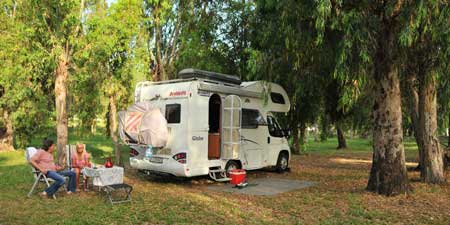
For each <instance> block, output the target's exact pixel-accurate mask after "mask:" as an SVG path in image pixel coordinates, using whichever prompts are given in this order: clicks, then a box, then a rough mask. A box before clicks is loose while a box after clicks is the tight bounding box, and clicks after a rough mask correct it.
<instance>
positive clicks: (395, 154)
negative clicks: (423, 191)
mask: <svg viewBox="0 0 450 225" xmlns="http://www.w3.org/2000/svg"><path fill="white" fill-rule="evenodd" d="M382 17H383V16H382ZM394 26H395V24H393V21H386V18H382V24H381V29H380V31H379V36H378V40H377V42H378V43H377V50H376V55H375V58H374V70H375V71H374V79H375V80H376V81H377V86H376V89H375V95H374V96H375V104H374V107H373V118H374V127H373V161H372V168H371V171H370V177H369V181H368V184H367V190H369V191H373V192H376V193H379V194H383V195H387V196H393V195H398V194H403V193H407V192H409V191H410V190H411V187H410V185H409V183H408V175H407V173H406V165H405V152H404V146H403V129H402V109H401V96H400V80H399V77H398V69H397V68H396V65H395V60H394V59H395V57H394V54H395V53H394V52H393V50H394V49H395V48H396V46H395V45H396V44H397V43H396V41H395V40H396V39H395V30H396V29H395V27H394Z"/></svg>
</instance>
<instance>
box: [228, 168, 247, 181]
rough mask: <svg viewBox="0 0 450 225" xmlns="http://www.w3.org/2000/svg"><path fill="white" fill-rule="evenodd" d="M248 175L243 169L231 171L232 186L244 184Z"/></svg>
mask: <svg viewBox="0 0 450 225" xmlns="http://www.w3.org/2000/svg"><path fill="white" fill-rule="evenodd" d="M246 175H247V173H246V172H245V170H243V169H236V170H231V171H230V178H231V181H230V183H231V184H234V185H239V184H242V183H244V181H245V177H246Z"/></svg>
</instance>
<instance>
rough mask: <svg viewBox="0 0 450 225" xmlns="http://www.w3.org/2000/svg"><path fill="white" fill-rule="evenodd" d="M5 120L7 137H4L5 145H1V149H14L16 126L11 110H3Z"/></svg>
mask: <svg viewBox="0 0 450 225" xmlns="http://www.w3.org/2000/svg"><path fill="white" fill-rule="evenodd" d="M3 120H4V122H5V125H6V132H5V137H4V138H3V141H2V142H3V144H2V145H3V146H0V151H2V150H14V127H13V123H12V120H11V116H10V114H9V111H8V110H6V109H4V110H3Z"/></svg>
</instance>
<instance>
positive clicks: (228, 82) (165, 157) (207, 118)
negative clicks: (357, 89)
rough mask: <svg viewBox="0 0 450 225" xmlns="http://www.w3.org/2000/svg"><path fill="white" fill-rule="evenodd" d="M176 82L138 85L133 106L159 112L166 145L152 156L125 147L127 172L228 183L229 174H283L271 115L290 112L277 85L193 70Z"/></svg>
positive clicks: (284, 157)
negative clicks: (264, 171)
mask: <svg viewBox="0 0 450 225" xmlns="http://www.w3.org/2000/svg"><path fill="white" fill-rule="evenodd" d="M178 77H179V79H176V80H167V81H158V82H150V81H145V82H140V83H138V84H137V86H136V89H135V103H140V102H150V103H151V104H152V105H154V106H156V107H158V108H159V109H160V110H161V113H162V115H164V116H165V119H166V120H167V130H168V140H167V143H165V145H164V146H162V147H160V148H153V153H152V155H151V157H146V146H145V145H142V144H139V143H131V142H129V143H128V144H129V145H130V147H131V151H130V165H131V167H133V168H136V169H139V170H142V171H147V172H150V173H152V172H154V173H165V174H172V175H175V176H179V177H193V176H202V175H208V174H209V175H210V176H211V177H212V178H213V179H215V180H218V181H223V180H227V178H226V172H227V171H230V170H232V169H238V168H242V169H245V170H255V169H260V168H264V167H272V166H274V167H276V169H277V170H278V171H284V170H287V169H288V165H289V160H290V158H291V152H290V148H289V145H288V141H287V139H286V131H285V130H283V129H282V127H281V126H280V125H279V123H278V122H277V120H276V118H275V116H274V114H275V113H287V112H288V111H289V108H290V102H289V97H288V95H287V93H286V91H285V90H284V89H283V88H282V87H281V86H280V85H278V84H275V83H270V82H264V81H251V82H242V81H241V80H240V79H239V78H238V77H237V76H232V75H226V74H220V73H214V72H208V71H202V70H197V69H184V70H182V71H180V72H179V74H178ZM125 139H126V142H128V141H129V140H128V141H127V138H125Z"/></svg>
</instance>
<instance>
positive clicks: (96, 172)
mask: <svg viewBox="0 0 450 225" xmlns="http://www.w3.org/2000/svg"><path fill="white" fill-rule="evenodd" d="M83 174H84V175H85V176H87V177H92V178H93V183H94V186H98V187H99V188H101V189H103V190H104V191H105V192H106V194H107V196H108V198H109V201H110V202H111V203H112V204H114V203H121V202H129V201H131V192H132V191H133V187H131V186H130V185H128V184H125V183H123V167H119V166H114V167H112V168H105V167H100V168H84V169H83ZM117 191H124V192H125V197H124V198H121V199H114V198H113V196H112V195H113V192H117Z"/></svg>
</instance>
